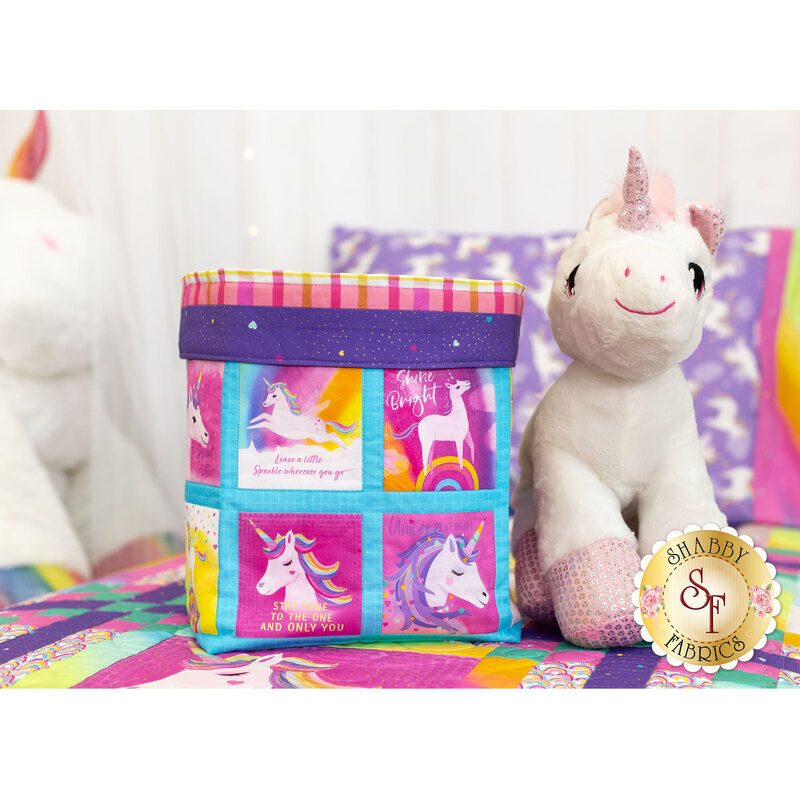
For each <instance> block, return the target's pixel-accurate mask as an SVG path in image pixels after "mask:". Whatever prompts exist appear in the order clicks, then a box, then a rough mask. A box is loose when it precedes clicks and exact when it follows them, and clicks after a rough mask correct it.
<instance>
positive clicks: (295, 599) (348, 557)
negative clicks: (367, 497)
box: [236, 513, 361, 638]
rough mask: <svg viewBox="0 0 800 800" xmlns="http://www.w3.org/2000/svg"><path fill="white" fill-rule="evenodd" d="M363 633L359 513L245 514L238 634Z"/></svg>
mask: <svg viewBox="0 0 800 800" xmlns="http://www.w3.org/2000/svg"><path fill="white" fill-rule="evenodd" d="M360 632H361V517H360V516H359V515H357V514H247V513H242V514H240V515H239V612H238V616H237V621H236V633H237V635H238V636H244V637H275V638H284V637H302V636H306V637H316V636H347V635H358V634H359V633H360Z"/></svg>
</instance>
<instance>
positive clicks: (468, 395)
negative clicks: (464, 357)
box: [383, 369, 497, 492]
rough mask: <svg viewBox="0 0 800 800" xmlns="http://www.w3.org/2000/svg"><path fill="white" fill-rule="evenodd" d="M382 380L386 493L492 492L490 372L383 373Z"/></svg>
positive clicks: (493, 429) (494, 426) (493, 448)
mask: <svg viewBox="0 0 800 800" xmlns="http://www.w3.org/2000/svg"><path fill="white" fill-rule="evenodd" d="M383 380H384V409H383V412H384V461H383V463H384V478H383V485H384V489H385V490H387V491H426V492H435V491H442V490H450V491H454V490H455V491H460V490H470V489H493V488H494V486H495V471H496V470H495V461H496V458H497V423H496V416H495V411H496V407H495V393H494V381H493V374H492V371H491V370H489V369H448V370H416V369H413V370H412V369H401V370H385V371H384V378H383Z"/></svg>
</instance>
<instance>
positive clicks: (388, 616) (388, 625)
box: [383, 512, 498, 635]
mask: <svg viewBox="0 0 800 800" xmlns="http://www.w3.org/2000/svg"><path fill="white" fill-rule="evenodd" d="M383 580H384V588H383V633H386V634H392V635H396V634H402V633H407V634H414V635H419V634H425V633H435V634H443V633H454V634H461V635H468V634H470V633H488V632H491V631H494V630H497V627H498V613H497V605H496V602H495V598H494V596H493V595H494V584H495V552H494V518H493V515H492V513H491V512H478V513H460V514H386V515H385V516H384V518H383Z"/></svg>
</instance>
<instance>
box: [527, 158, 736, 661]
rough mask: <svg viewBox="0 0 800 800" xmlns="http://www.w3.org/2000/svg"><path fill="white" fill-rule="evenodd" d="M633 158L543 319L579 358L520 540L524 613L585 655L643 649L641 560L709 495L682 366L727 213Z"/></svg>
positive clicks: (547, 409) (530, 430) (533, 481)
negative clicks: (676, 190)
mask: <svg viewBox="0 0 800 800" xmlns="http://www.w3.org/2000/svg"><path fill="white" fill-rule="evenodd" d="M649 184H650V181H649V178H648V174H647V170H646V169H645V166H644V162H643V160H642V157H641V155H640V153H639V151H638V150H637V149H636V148H634V147H632V148H631V149H630V156H629V163H628V170H627V173H626V175H625V179H624V181H623V184H622V187H621V192H619V191H618V192H617V193H615V194H614V195H612V196H611V197H608V198H606V199H605V200H603V201H602V202H600V203H599V204H598V206H597V207H596V208H595V210H594V211H593V212H592V215H591V218H590V219H589V223H588V225H587V227H586V229H585V230H584V231H582V232H581V233H579V234H578V235H577V236H576V237H575V239H574V241H573V242H572V244H571V245H570V246H569V247H568V248H567V250H566V251H565V252H564V255H563V256H562V258H561V259H560V261H559V263H558V266H557V268H556V275H555V280H554V283H553V288H552V291H551V294H550V302H549V305H548V315H549V317H550V322H551V325H552V329H553V336H554V337H555V340H556V342H557V343H558V346H559V347H560V348H561V350H562V351H563V352H564V353H565V354H566V355H568V356H570V357H571V358H572V359H573V361H572V363H571V364H570V365H569V367H568V368H567V371H566V372H565V373H564V375H562V376H561V377H560V378H559V379H558V380H557V381H556V382H555V384H554V385H553V386H552V387H551V388H550V389H549V390H548V392H547V393H546V394H545V396H544V398H543V399H542V401H541V403H540V404H539V406H538V408H537V409H536V412H535V413H534V415H533V417H532V419H531V420H530V422H529V423H528V426H527V428H526V430H525V433H524V435H523V439H522V445H521V447H520V456H519V461H520V480H519V483H518V485H517V488H516V491H515V493H514V497H513V500H512V503H513V505H514V508H515V517H514V530H513V547H514V552H515V555H516V562H517V571H516V581H517V595H518V599H519V604H520V608H521V610H522V611H523V612H524V613H526V614H527V615H528V616H529V617H531V618H532V619H533V620H534V621H535V622H538V623H540V624H546V623H553V622H557V623H558V626H559V627H560V629H561V632H562V634H563V635H564V637H565V638H566V639H567V640H569V641H571V642H573V643H574V644H577V645H580V646H583V647H619V646H624V645H628V644H632V643H634V642H636V641H638V640H639V638H640V635H639V632H640V629H639V626H637V625H636V623H635V622H634V620H633V610H634V608H633V604H632V603H631V600H630V597H631V594H632V592H633V589H634V584H633V576H634V574H635V573H636V572H637V570H638V569H639V560H640V556H641V555H644V554H645V553H649V552H650V551H651V548H652V545H653V543H654V542H655V541H657V540H658V539H663V538H666V535H667V534H668V533H669V532H670V531H672V530H674V529H683V528H684V527H685V526H686V525H688V524H690V523H697V524H699V525H703V524H704V523H707V522H714V523H716V524H717V525H720V526H723V525H725V524H726V519H725V516H724V515H723V514H722V512H721V511H720V510H719V508H718V506H717V504H716V502H715V500H714V492H713V489H712V486H711V481H710V479H709V477H708V472H707V469H706V464H705V461H704V460H703V456H702V452H701V447H700V441H699V438H698V434H697V423H696V421H695V415H694V407H693V404H692V397H691V394H690V391H689V387H688V385H687V383H686V380H685V379H684V377H683V373H682V372H681V368H680V366H679V364H680V362H681V361H683V360H684V359H685V358H687V357H688V356H689V355H691V354H692V353H693V352H694V350H695V349H696V348H697V345H698V344H699V343H700V337H701V335H702V331H703V322H704V320H705V318H706V314H707V313H708V305H709V300H710V297H711V291H712V287H711V267H712V258H713V255H714V252H715V251H716V249H717V247H718V245H719V242H720V239H721V237H722V232H723V226H724V217H723V214H722V212H721V211H720V210H719V209H718V208H717V207H715V206H707V205H700V204H695V203H691V204H684V205H682V206H676V205H675V201H674V196H673V190H672V186H671V184H670V183H669V180H668V179H667V178H666V177H665V176H655V177H654V180H653V185H652V187H650V185H649Z"/></svg>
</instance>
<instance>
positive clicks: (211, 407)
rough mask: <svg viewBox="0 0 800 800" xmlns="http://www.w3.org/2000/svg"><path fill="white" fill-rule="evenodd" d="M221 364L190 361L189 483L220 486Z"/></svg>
mask: <svg viewBox="0 0 800 800" xmlns="http://www.w3.org/2000/svg"><path fill="white" fill-rule="evenodd" d="M224 367H225V365H224V364H223V363H220V362H218V361H188V362H187V380H186V382H187V388H186V479H187V480H189V481H196V482H197V483H208V484H212V485H213V486H219V459H220V453H221V431H222V423H221V419H222V373H223V369H224Z"/></svg>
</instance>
